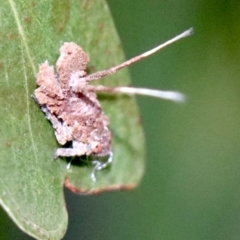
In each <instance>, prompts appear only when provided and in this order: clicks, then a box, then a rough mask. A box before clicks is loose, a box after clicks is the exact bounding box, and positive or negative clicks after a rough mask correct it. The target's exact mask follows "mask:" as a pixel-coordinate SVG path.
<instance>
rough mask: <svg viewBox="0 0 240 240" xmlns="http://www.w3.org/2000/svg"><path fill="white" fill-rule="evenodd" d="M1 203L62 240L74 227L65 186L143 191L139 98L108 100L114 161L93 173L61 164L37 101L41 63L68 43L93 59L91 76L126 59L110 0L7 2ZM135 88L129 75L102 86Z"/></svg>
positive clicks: (25, 224) (0, 40) (37, 233)
mask: <svg viewBox="0 0 240 240" xmlns="http://www.w3.org/2000/svg"><path fill="white" fill-rule="evenodd" d="M0 14H1V18H0V28H1V35H0V48H1V51H0V75H1V77H0V98H1V100H0V101H1V105H0V115H1V116H2V118H1V124H0V175H1V178H0V203H1V205H2V206H3V208H4V209H5V211H6V212H7V213H8V215H9V216H10V217H11V218H12V219H13V220H14V222H15V223H16V224H17V225H18V226H19V227H20V228H21V229H22V230H23V231H25V232H26V233H28V234H29V235H31V236H33V237H35V238H37V239H60V238H62V237H63V235H64V233H65V231H66V227H67V212H66V209H65V202H64V196H63V184H64V183H65V185H66V186H67V187H68V188H69V189H71V190H73V191H76V192H84V193H97V192H101V191H109V190H112V189H131V188H133V187H135V186H136V185H137V184H138V183H139V181H140V179H141V177H142V174H143V171H144V137H143V132H142V128H141V125H140V121H139V115H138V110H137V106H136V103H135V100H134V98H132V97H127V96H122V95H121V96H120V95H119V96H106V95H101V96H100V100H101V103H102V106H103V109H104V112H105V113H106V114H107V115H108V116H109V118H110V122H111V125H110V128H111V131H112V135H113V156H114V158H113V164H112V165H111V167H110V168H108V169H105V170H102V171H100V172H97V173H96V178H97V180H96V182H93V181H92V179H91V177H90V174H91V172H92V166H91V164H84V163H85V162H84V161H83V160H81V159H75V160H74V161H73V163H72V165H71V167H70V169H69V170H68V169H66V163H67V161H69V159H58V160H57V161H53V154H54V151H55V149H56V148H57V147H58V144H57V142H56V140H55V137H54V133H53V129H52V127H51V124H50V123H49V122H48V121H47V119H46V118H45V117H44V115H43V113H42V112H41V110H40V108H39V107H38V105H37V104H36V103H35V102H34V101H33V99H32V98H31V94H32V93H33V91H34V89H35V88H36V74H37V72H38V65H39V64H40V63H42V62H44V61H45V60H48V61H49V62H50V64H51V65H54V64H55V62H56V60H57V58H58V56H59V52H58V51H59V48H60V46H61V44H62V43H63V42H66V41H73V42H76V43H77V44H78V45H80V46H81V47H82V48H83V49H84V50H85V52H87V53H88V54H89V56H90V59H91V61H90V64H89V69H88V70H89V72H95V71H97V70H101V69H105V68H108V67H110V66H114V65H117V64H118V63H120V62H122V61H123V59H124V57H123V53H122V50H121V47H120V42H119V39H118V36H117V33H116V30H115V27H114V24H113V21H112V19H111V15H110V13H109V9H108V7H107V5H106V4H105V2H104V1H103V0H91V1H87V0H86V1H77V0H73V1H67V0H63V1H57V0H51V1H44V0H40V1H31V0H29V1H14V0H8V1H4V0H1V9H0ZM100 83H101V84H104V85H109V86H117V85H128V84H129V76H128V73H127V70H123V71H121V72H119V73H117V74H115V75H114V76H111V77H107V78H105V79H103V80H101V81H99V82H98V84H100Z"/></svg>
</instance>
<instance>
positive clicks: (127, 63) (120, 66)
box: [84, 28, 193, 82]
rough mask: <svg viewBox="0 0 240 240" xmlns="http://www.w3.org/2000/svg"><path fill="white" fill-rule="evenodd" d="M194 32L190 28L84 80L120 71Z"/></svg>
mask: <svg viewBox="0 0 240 240" xmlns="http://www.w3.org/2000/svg"><path fill="white" fill-rule="evenodd" d="M192 34H193V28H190V29H188V30H186V31H185V32H183V33H181V34H179V35H177V36H176V37H174V38H172V39H170V40H168V41H166V42H165V43H163V44H160V45H158V46H157V47H155V48H153V49H151V50H149V51H147V52H145V53H142V54H140V55H138V56H136V57H133V58H131V59H129V60H127V61H126V62H123V63H121V64H119V65H117V66H115V67H111V68H109V69H107V70H102V71H99V72H96V73H93V74H90V75H88V76H86V77H84V80H85V81H86V82H91V81H94V80H98V79H100V78H103V77H105V76H107V75H111V74H113V73H115V72H117V71H119V70H120V69H122V68H124V67H127V66H129V65H131V64H133V63H135V62H138V61H140V60H142V59H144V58H146V57H148V56H150V55H152V54H154V53H155V52H157V51H159V50H161V49H163V48H164V47H166V46H168V45H170V44H172V43H174V42H176V41H178V40H180V39H182V38H185V37H188V36H190V35H192Z"/></svg>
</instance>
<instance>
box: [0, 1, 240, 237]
mask: <svg viewBox="0 0 240 240" xmlns="http://www.w3.org/2000/svg"><path fill="white" fill-rule="evenodd" d="M107 2H108V3H109V6H110V9H111V11H112V14H113V17H114V20H115V23H116V27H117V30H118V32H119V35H120V38H121V41H122V45H123V48H124V51H125V54H126V58H130V57H132V56H135V55H136V54H139V53H141V52H143V51H145V50H148V49H150V48H152V47H153V46H156V45H157V44H158V43H160V42H163V41H165V40H167V39H169V38H171V37H173V36H175V35H177V34H179V33H181V32H182V31H184V30H186V29H188V28H189V27H194V29H195V34H194V35H193V36H191V37H189V38H187V39H184V40H181V41H180V42H178V43H175V44H174V45H172V46H170V47H168V48H167V49H165V50H163V51H162V52H161V53H158V54H156V55H154V56H151V57H150V58H148V59H147V60H144V61H142V62H140V63H137V64H135V65H134V66H132V67H130V72H131V75H132V80H133V85H134V86H141V87H150V88H161V89H171V90H179V91H181V92H183V93H185V94H186V95H187V102H186V103H185V104H180V105H179V104H174V103H171V102H167V101H160V100H157V99H150V98H146V97H138V103H139V107H140V110H141V115H142V122H143V127H144V130H145V133H146V147H147V154H146V173H145V176H144V178H143V181H142V183H141V185H140V186H139V187H138V188H137V189H136V190H134V191H131V192H113V193H105V194H102V195H99V196H80V195H75V194H72V193H70V192H69V191H66V201H67V209H68V212H69V227H68V231H67V234H66V236H65V237H64V239H66V240H68V239H74V240H75V239H100V240H102V239H117V240H122V239H129V240H131V239H134V240H135V239H143V240H144V239H164V240H175V239H176V240H181V239H184V240H188V239H191V240H192V239H194V240H202V239H204V240H206V239H218V240H219V239H224V240H225V239H228V240H229V239H230V240H233V239H240V189H239V183H240V147H239V144H240V66H239V65H240V4H239V0H218V1H216V0H208V1H207V0H202V1H190V0H182V1H178V0H170V1H169V0H168V1H167V0H162V1H161V0H141V1H139V0H131V1H127V0H108V1H107ZM123 124H124V123H123ZM133 174H134V173H133ZM0 226H1V231H0V234H1V239H31V238H30V237H28V236H26V235H25V234H23V233H22V232H21V231H20V230H18V228H17V227H16V226H15V225H14V224H13V223H12V222H11V220H10V219H9V218H8V217H7V216H6V214H5V213H4V212H3V211H2V210H0ZM3 234H4V235H3Z"/></svg>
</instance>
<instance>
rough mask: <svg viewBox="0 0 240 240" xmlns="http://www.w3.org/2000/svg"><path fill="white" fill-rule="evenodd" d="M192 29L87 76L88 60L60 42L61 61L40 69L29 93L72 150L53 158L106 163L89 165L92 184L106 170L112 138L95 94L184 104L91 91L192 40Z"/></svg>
mask: <svg viewBox="0 0 240 240" xmlns="http://www.w3.org/2000/svg"><path fill="white" fill-rule="evenodd" d="M192 32H193V30H192V29H189V30H187V31H185V32H183V33H182V34H180V35H178V36H176V37H174V38H172V39H171V40H168V41H167V42H165V43H163V44H161V45H159V46H157V47H155V48H153V49H152V50H150V51H147V52H145V53H143V54H140V55H138V56H136V57H134V58H132V59H130V60H128V61H126V62H124V63H122V64H119V65H117V66H115V67H112V68H110V69H108V70H103V71H99V72H96V73H93V74H90V75H87V73H86V68H87V64H88V62H89V57H88V55H87V54H86V53H85V52H84V51H83V49H82V48H81V47H79V46H78V45H77V44H76V43H73V42H65V43H64V44H63V45H62V46H61V48H60V57H59V58H58V60H57V62H56V70H57V74H55V73H54V68H53V67H52V66H50V65H49V64H48V61H45V62H44V63H42V64H41V65H40V66H39V72H38V75H37V85H38V88H37V89H36V90H35V91H34V95H33V97H34V99H35V100H36V101H37V103H38V104H39V105H40V107H41V109H42V111H43V112H44V113H45V115H46V117H47V119H49V121H50V122H51V123H52V126H53V128H54V132H55V136H56V139H57V141H58V143H59V144H60V145H65V144H66V143H68V142H72V146H71V147H68V148H66V147H63V148H58V149H57V150H56V152H55V158H57V157H75V156H83V155H87V156H89V155H91V156H94V157H106V156H107V157H108V160H107V161H106V162H105V163H102V162H100V161H93V165H94V170H93V173H92V175H91V177H92V179H93V181H95V180H96V179H95V175H94V173H95V171H97V170H101V169H103V168H105V167H106V166H108V165H109V164H111V162H112V157H113V153H112V149H111V138H112V137H111V132H110V130H109V128H108V125H109V124H110V122H109V119H108V117H107V116H106V115H105V113H104V112H103V110H102V108H101V104H100V102H99V101H98V99H97V94H96V93H97V92H110V93H121V94H141V95H149V96H153V97H159V98H165V99H170V100H174V101H183V100H184V95H182V94H181V93H178V92H171V91H160V90H152V89H143V88H132V87H107V86H93V85H90V83H91V82H92V81H95V80H98V79H101V78H103V77H104V76H107V75H111V74H114V73H115V72H117V71H118V70H120V69H122V68H124V67H126V66H129V65H131V64H133V63H135V62H137V61H139V60H141V59H143V58H146V57H148V56H149V55H151V54H153V53H155V52H157V51H159V50H160V49H162V48H164V47H165V46H167V45H170V44H171V43H173V42H175V41H177V40H179V39H181V38H184V37H187V36H189V35H191V34H192Z"/></svg>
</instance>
